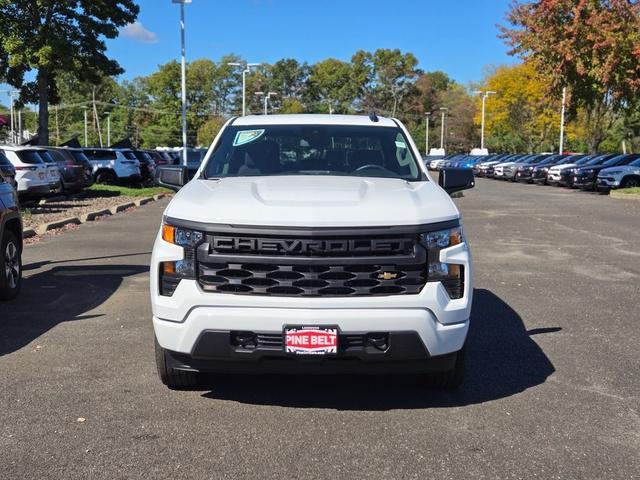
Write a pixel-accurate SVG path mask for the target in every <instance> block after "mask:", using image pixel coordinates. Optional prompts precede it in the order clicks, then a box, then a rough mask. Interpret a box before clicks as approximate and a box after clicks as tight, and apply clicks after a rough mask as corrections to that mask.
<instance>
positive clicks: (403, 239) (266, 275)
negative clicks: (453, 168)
mask: <svg viewBox="0 0 640 480" xmlns="http://www.w3.org/2000/svg"><path fill="white" fill-rule="evenodd" d="M227 230H229V229H227ZM231 230H232V231H224V232H221V233H215V232H213V233H209V232H208V233H207V234H206V236H205V238H204V241H203V243H202V244H201V245H200V246H199V247H198V248H197V252H196V265H197V266H196V273H197V281H198V283H199V285H200V287H201V288H202V290H204V291H206V292H213V293H227V294H237V295H270V296H282V297H356V296H376V295H378V296H380V295H406V294H417V293H420V291H421V290H422V288H423V287H424V285H425V283H426V282H427V250H426V248H424V247H423V246H422V245H421V244H420V242H419V241H418V232H419V229H418V227H381V228H377V229H373V230H371V229H370V230H367V231H362V232H361V231H355V230H354V229H331V231H327V230H321V229H320V230H318V229H316V230H307V229H303V230H296V229H294V230H288V229H283V230H281V231H278V230H276V231H274V230H270V231H268V232H267V231H264V230H254V229H251V228H249V227H233V228H232V229H231ZM233 230H238V231H233ZM381 230H382V231H381ZM378 231H380V233H378Z"/></svg>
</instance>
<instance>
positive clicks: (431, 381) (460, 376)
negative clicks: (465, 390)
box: [426, 347, 467, 391]
mask: <svg viewBox="0 0 640 480" xmlns="http://www.w3.org/2000/svg"><path fill="white" fill-rule="evenodd" d="M466 350H467V349H466V347H462V350H460V351H459V352H457V353H456V363H455V365H454V367H453V368H452V369H451V370H449V371H447V372H435V373H429V374H427V376H426V384H427V387H428V388H433V389H438V390H449V391H451V390H456V389H457V388H458V387H460V385H462V382H463V381H464V371H465V365H466V356H467V354H466Z"/></svg>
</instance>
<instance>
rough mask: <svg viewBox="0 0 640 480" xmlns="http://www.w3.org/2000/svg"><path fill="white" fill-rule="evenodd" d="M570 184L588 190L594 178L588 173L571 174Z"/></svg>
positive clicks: (592, 184)
mask: <svg viewBox="0 0 640 480" xmlns="http://www.w3.org/2000/svg"><path fill="white" fill-rule="evenodd" d="M570 185H571V186H573V187H574V188H581V189H583V190H589V189H591V188H593V187H594V185H595V178H594V177H593V176H590V175H573V176H572V177H571V182H570Z"/></svg>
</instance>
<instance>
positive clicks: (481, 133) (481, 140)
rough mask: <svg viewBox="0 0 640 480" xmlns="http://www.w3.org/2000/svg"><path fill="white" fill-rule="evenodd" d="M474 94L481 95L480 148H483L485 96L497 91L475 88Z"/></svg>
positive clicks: (487, 96)
mask: <svg viewBox="0 0 640 480" xmlns="http://www.w3.org/2000/svg"><path fill="white" fill-rule="evenodd" d="M473 93H475V94H476V95H482V121H481V123H480V148H481V149H483V150H484V111H485V104H486V102H487V98H489V95H495V94H496V93H497V92H494V91H491V90H486V91H484V92H483V91H481V90H476V91H475V92H473Z"/></svg>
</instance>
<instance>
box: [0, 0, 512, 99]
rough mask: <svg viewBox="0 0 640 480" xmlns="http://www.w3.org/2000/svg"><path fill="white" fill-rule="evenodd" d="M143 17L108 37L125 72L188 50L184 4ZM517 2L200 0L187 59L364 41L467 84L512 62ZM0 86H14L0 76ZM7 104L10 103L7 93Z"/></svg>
mask: <svg viewBox="0 0 640 480" xmlns="http://www.w3.org/2000/svg"><path fill="white" fill-rule="evenodd" d="M138 3H139V5H140V15H139V17H138V22H137V24H135V25H132V26H129V27H128V28H127V29H126V30H125V31H124V32H122V34H121V35H120V37H119V38H117V39H115V40H110V41H108V43H107V45H108V54H109V55H110V56H111V57H112V58H115V59H116V60H118V62H120V64H121V65H122V67H124V69H125V70H126V73H125V74H124V75H123V76H122V78H124V79H131V78H134V77H137V76H141V75H148V74H150V73H152V72H154V71H155V70H156V69H157V66H158V65H160V64H163V63H166V62H168V61H170V60H172V59H177V58H179V55H180V30H179V23H178V22H179V5H175V4H172V3H171V0H139V1H138ZM508 5H509V0H458V1H451V0H450V1H446V0H439V1H437V0H193V3H192V4H190V5H187V6H186V24H187V30H186V31H187V38H186V41H187V60H195V59H198V58H203V57H208V58H211V59H214V60H218V59H219V58H220V57H221V56H222V55H225V54H227V53H235V54H238V55H241V56H242V57H243V58H245V59H246V60H248V61H250V62H266V63H273V62H275V61H277V60H279V59H281V58H295V59H296V60H298V61H301V62H304V61H307V62H309V63H313V62H316V61H318V60H323V59H325V58H329V57H334V58H338V59H341V60H349V59H350V58H351V55H352V54H353V53H354V52H356V51H357V50H358V49H363V50H368V51H373V50H375V49H377V48H399V49H400V50H402V51H403V52H412V53H413V54H414V55H416V57H417V58H418V60H419V62H420V63H419V67H420V68H422V69H424V70H443V71H445V72H447V73H448V74H449V75H450V76H451V77H452V78H454V79H455V80H457V81H459V82H461V83H464V84H466V83H468V82H471V81H477V80H481V79H482V76H483V67H485V66H487V65H500V64H505V63H513V62H514V61H515V60H514V58H512V57H509V56H508V55H507V48H506V46H505V45H504V43H503V42H502V41H501V40H500V39H499V38H497V34H498V29H497V27H496V25H497V24H499V23H504V18H505V13H506V11H507V7H508ZM0 88H6V86H3V85H1V84H0ZM0 103H2V104H8V103H9V102H8V97H7V95H6V94H0Z"/></svg>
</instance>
